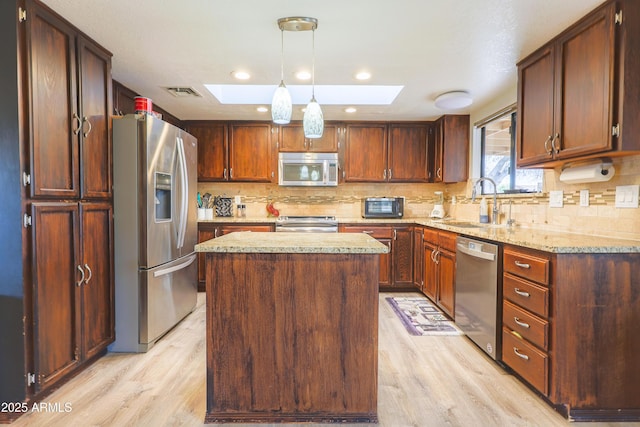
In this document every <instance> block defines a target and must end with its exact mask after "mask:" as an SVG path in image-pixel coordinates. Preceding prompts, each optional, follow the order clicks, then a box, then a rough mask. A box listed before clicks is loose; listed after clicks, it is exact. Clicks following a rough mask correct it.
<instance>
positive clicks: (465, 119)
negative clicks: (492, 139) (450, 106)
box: [433, 115, 470, 182]
mask: <svg viewBox="0 0 640 427" xmlns="http://www.w3.org/2000/svg"><path fill="white" fill-rule="evenodd" d="M469 132H470V129H469V116H468V115H447V116H443V117H441V118H440V119H438V121H437V122H436V125H435V141H434V144H435V153H434V157H435V159H434V170H433V181H434V182H462V181H466V180H467V177H468V175H469V170H468V169H469Z"/></svg>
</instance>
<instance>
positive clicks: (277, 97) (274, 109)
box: [271, 20, 292, 125]
mask: <svg viewBox="0 0 640 427" xmlns="http://www.w3.org/2000/svg"><path fill="white" fill-rule="evenodd" d="M280 21H281V20H278V26H279V27H280V85H279V86H278V88H277V89H276V91H275V92H274V93H273V98H272V100H271V118H272V119H273V122H274V123H276V124H279V125H286V124H287V123H289V122H290V121H291V110H292V105H291V94H289V90H288V89H287V87H286V86H285V85H284V26H283V25H282V23H281V22H280Z"/></svg>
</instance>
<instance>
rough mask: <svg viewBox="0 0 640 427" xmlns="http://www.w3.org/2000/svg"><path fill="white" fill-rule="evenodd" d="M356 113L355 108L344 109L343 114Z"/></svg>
mask: <svg viewBox="0 0 640 427" xmlns="http://www.w3.org/2000/svg"><path fill="white" fill-rule="evenodd" d="M356 111H358V110H357V109H356V107H347V108H345V109H344V112H345V113H355V112H356Z"/></svg>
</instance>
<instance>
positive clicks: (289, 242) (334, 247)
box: [196, 231, 389, 254]
mask: <svg viewBox="0 0 640 427" xmlns="http://www.w3.org/2000/svg"><path fill="white" fill-rule="evenodd" d="M196 252H233V253H314V254H320V253H322V254H383V253H388V252H389V248H388V247H387V245H385V244H383V243H380V242H378V241H377V240H376V239H374V238H373V237H371V236H369V235H367V234H362V233H268V232H267V233H265V232H251V231H240V232H235V233H230V234H226V235H224V236H220V237H218V238H216V239H212V240H207V241H206V242H202V243H199V244H197V245H196Z"/></svg>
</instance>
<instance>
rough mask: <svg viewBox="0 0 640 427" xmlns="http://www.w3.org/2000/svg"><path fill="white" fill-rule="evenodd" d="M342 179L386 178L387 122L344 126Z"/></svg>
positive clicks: (383, 179)
mask: <svg viewBox="0 0 640 427" xmlns="http://www.w3.org/2000/svg"><path fill="white" fill-rule="evenodd" d="M343 178H344V181H345V182H385V181H386V180H387V125H386V123H348V124H346V126H345V159H344V167H343Z"/></svg>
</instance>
